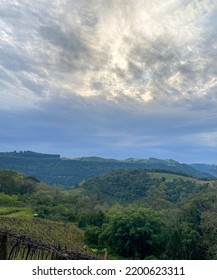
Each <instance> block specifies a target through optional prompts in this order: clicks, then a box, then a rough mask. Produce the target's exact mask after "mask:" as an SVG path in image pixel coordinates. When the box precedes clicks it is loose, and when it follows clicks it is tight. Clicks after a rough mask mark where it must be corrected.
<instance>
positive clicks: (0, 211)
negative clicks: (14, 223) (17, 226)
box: [0, 206, 34, 219]
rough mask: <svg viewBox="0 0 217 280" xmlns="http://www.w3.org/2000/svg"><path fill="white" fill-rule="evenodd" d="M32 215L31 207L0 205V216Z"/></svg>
mask: <svg viewBox="0 0 217 280" xmlns="http://www.w3.org/2000/svg"><path fill="white" fill-rule="evenodd" d="M33 216H34V215H33V212H32V209H30V208H28V207H6V206H4V207H2V206H0V217H7V218H25V219H32V218H33Z"/></svg>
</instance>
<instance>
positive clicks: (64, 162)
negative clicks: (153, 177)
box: [0, 151, 214, 187]
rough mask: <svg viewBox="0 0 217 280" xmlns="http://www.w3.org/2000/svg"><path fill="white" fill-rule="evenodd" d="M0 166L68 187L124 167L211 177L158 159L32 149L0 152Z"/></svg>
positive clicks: (173, 162)
mask: <svg viewBox="0 0 217 280" xmlns="http://www.w3.org/2000/svg"><path fill="white" fill-rule="evenodd" d="M0 168H3V169H10V170H14V171H18V172H23V173H24V174H26V175H27V176H35V177H37V178H38V179H39V180H41V181H43V182H46V183H48V184H52V185H59V186H63V187H72V186H75V185H76V184H78V183H79V182H81V181H82V180H88V179H91V178H94V177H97V176H100V175H102V174H104V173H106V172H109V171H113V170H118V169H126V168H146V169H161V170H162V169H163V170H168V171H172V172H176V173H181V174H186V175H188V176H193V177H197V178H213V177H214V176H213V175H211V174H208V173H204V172H200V171H199V170H197V169H195V168H193V167H192V166H190V165H188V164H183V163H179V162H177V161H174V160H161V159H155V158H150V159H134V158H130V159H126V160H116V159H104V158H100V157H82V158H72V159H71V158H61V156H60V155H58V154H56V155H52V154H42V153H35V152H32V151H24V152H22V151H21V152H16V151H14V152H7V153H0Z"/></svg>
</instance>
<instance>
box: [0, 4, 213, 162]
mask: <svg viewBox="0 0 217 280" xmlns="http://www.w3.org/2000/svg"><path fill="white" fill-rule="evenodd" d="M216 30H217V2H216V0H164V1H162V0H152V1H150V0H136V1H135V0H52V1H50V0H37V1H36V0H18V1H15V0H10V1H8V0H0V151H14V150H17V151H21V150H31V151H35V152H44V153H58V154H60V155H61V156H66V157H71V158H72V157H82V156H100V157H105V158H117V159H125V158H129V157H133V158H149V157H155V158H161V159H174V160H177V161H180V162H186V163H196V162H200V163H202V162H203V163H216V164H217V63H216V61H217V32H216Z"/></svg>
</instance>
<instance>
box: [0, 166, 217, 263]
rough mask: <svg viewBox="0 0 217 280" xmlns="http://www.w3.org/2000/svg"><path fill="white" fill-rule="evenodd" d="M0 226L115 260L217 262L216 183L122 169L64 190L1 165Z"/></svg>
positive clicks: (167, 174)
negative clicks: (199, 260)
mask: <svg viewBox="0 0 217 280" xmlns="http://www.w3.org/2000/svg"><path fill="white" fill-rule="evenodd" d="M0 228H5V229H10V230H13V231H18V232H21V233H23V234H25V235H28V236H31V237H34V238H36V239H38V240H42V241H43V242H48V243H50V244H51V243H52V244H53V243H55V244H56V245H58V246H61V247H66V248H68V249H73V248H74V249H75V248H76V250H83V248H85V249H86V250H90V251H91V249H92V251H94V252H102V251H103V249H104V248H107V250H108V252H109V257H110V258H112V259H217V241H216V232H217V181H214V180H212V181H207V180H206V181H203V180H199V179H194V178H191V177H188V176H187V177H186V176H183V175H177V174H173V173H168V172H167V173H166V172H165V171H162V172H147V171H146V170H144V169H123V170H117V171H113V172H110V173H107V174H104V175H102V176H100V177H97V178H94V179H91V180H89V181H86V182H85V181H82V182H81V183H80V184H78V185H77V186H76V187H75V188H73V189H61V188H56V187H51V186H48V185H46V184H44V183H41V182H39V181H38V180H37V179H36V178H35V177H26V176H24V175H23V174H21V173H16V172H14V171H8V170H0Z"/></svg>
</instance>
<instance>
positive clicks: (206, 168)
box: [191, 163, 217, 177]
mask: <svg viewBox="0 0 217 280" xmlns="http://www.w3.org/2000/svg"><path fill="white" fill-rule="evenodd" d="M191 166H192V167H193V168H194V169H196V170H198V171H200V172H203V173H207V174H210V175H212V176H214V177H217V165H215V164H203V163H195V164H191Z"/></svg>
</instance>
